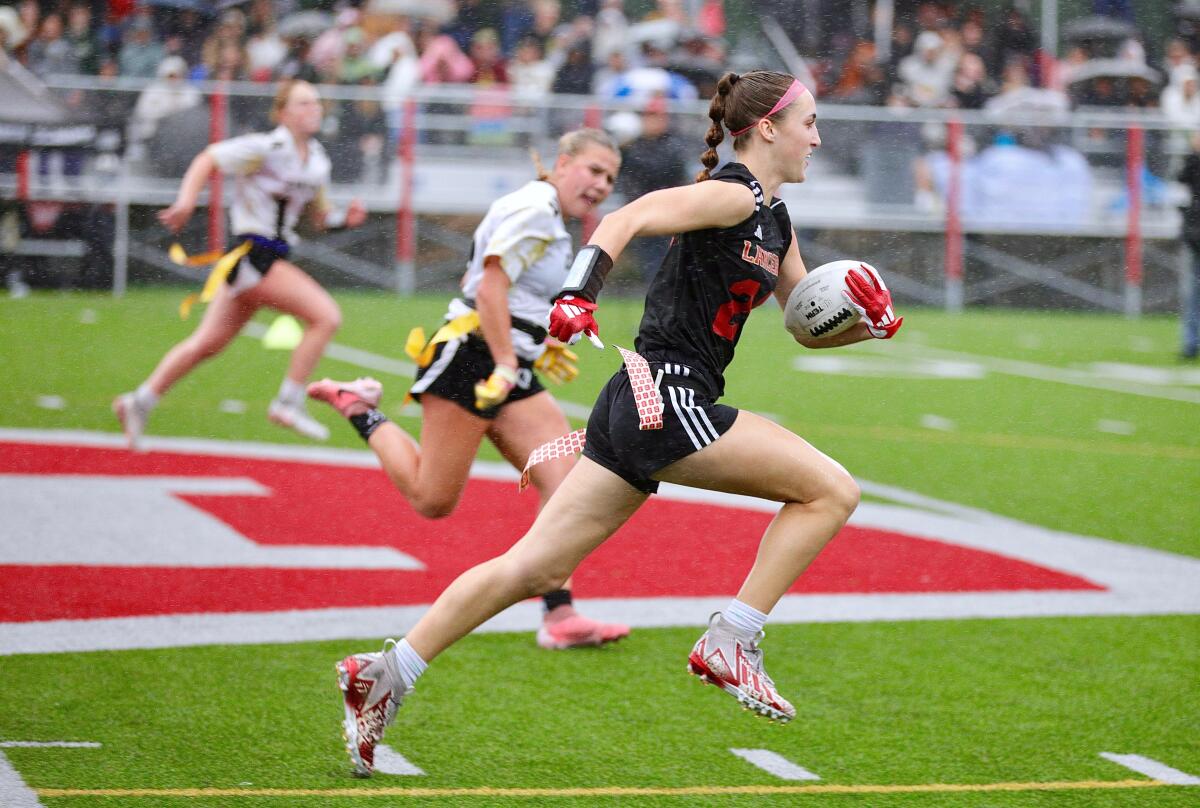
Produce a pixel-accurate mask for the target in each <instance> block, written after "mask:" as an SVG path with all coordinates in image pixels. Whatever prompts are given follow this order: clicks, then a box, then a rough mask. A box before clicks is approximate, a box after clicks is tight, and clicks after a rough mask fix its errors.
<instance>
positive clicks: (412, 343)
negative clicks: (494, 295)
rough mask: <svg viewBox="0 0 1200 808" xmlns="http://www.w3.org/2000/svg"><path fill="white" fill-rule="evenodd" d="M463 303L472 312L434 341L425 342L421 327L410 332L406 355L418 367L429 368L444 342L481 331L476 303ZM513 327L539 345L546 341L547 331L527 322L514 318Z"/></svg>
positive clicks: (449, 325)
mask: <svg viewBox="0 0 1200 808" xmlns="http://www.w3.org/2000/svg"><path fill="white" fill-rule="evenodd" d="M463 302H464V303H466V304H467V305H468V306H470V307H471V311H469V312H467V313H466V314H462V315H459V316H458V317H455V318H454V319H453V320H448V321H447V322H446V323H445V325H443V326H442V327H441V328H439V329H438V330H437V331H435V332H434V333H433V338H432V339H430V340H428V341H426V340H425V329H424V328H421V327H420V326H417V327H416V328H414V329H413V330H412V331H409V332H408V339H406V340H405V341H404V353H406V354H408V357H409V358H410V359H412V360H413V361H414V362H416V363H417V366H418V367H422V368H425V367H429V363H430V362H432V361H433V355H434V353H435V352H436V351H437V346H439V345H441V344H442V343H443V342H450V341H451V340H455V339H458V338H459V337H462V336H465V335H467V334H470V333H471V332H473V331H477V330H479V312H478V311H475V301H474V300H464V301H463ZM512 327H513V328H515V329H517V330H518V331H520V332H522V333H525V334H528V335H529V336H531V337H533V338H534V340H535V341H537V342H538V344H541V343H543V342H545V341H546V333H547V332H546V329H545V328H542V327H541V326H539V325H535V324H533V323H531V322H529V321H527V320H522V319H520V318H518V317H513V318H512Z"/></svg>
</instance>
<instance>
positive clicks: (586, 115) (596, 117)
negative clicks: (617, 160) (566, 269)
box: [580, 104, 602, 244]
mask: <svg viewBox="0 0 1200 808" xmlns="http://www.w3.org/2000/svg"><path fill="white" fill-rule="evenodd" d="M601 123H602V117H601V114H600V107H598V106H595V105H594V104H593V105H592V106H590V107H588V108H587V109H585V110H584V111H583V125H584V126H590V127H591V128H593V129H600V128H601ZM598 224H600V218H599V217H598V216H597V215H596V212H595V211H594V210H589V211H588V212H587V214H586V215H585V216H584V217H583V221H582V222H581V223H580V225H581V229H582V231H583V233H582V235H583V243H584V244H587V243H588V239H590V238H591V237H592V233H593V232H594V231H595V229H596V225H598Z"/></svg>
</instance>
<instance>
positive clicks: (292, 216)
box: [113, 81, 367, 449]
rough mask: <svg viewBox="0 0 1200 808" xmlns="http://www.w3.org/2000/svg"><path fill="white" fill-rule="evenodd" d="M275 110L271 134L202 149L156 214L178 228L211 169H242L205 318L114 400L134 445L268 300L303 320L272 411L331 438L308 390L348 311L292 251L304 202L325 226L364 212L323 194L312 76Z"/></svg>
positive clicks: (351, 223)
mask: <svg viewBox="0 0 1200 808" xmlns="http://www.w3.org/2000/svg"><path fill="white" fill-rule="evenodd" d="M271 117H272V120H274V121H275V122H276V123H277V124H278V126H277V127H276V128H275V129H274V130H272V131H271V132H266V133H255V134H249V135H243V136H241V137H235V138H232V139H230V140H225V141H221V142H219V143H214V144H212V145H210V146H209V147H208V148H206V149H205V150H204V151H202V152H200V154H199V155H197V156H196V158H195V159H194V160H192V163H191V165H190V166H189V167H188V170H187V172H186V173H185V174H184V177H183V182H182V183H181V184H180V187H179V193H178V195H177V196H176V198H175V202H174V203H173V204H172V205H171V206H170V207H168V208H166V209H164V210H162V211H160V212H159V214H158V220H159V221H160V222H162V224H163V225H164V226H165V227H166V228H167V229H168V230H170V231H171V232H172V233H177V232H179V230H180V228H182V227H183V226H184V224H186V223H187V221H188V219H190V218H191V216H192V213H193V212H194V211H195V209H196V200H197V198H198V197H199V195H200V191H201V190H203V188H204V185H205V183H207V182H208V178H209V176H210V175H211V174H212V172H213V171H214V170H219V171H222V172H224V173H227V174H233V175H235V176H236V177H237V183H236V186H235V190H234V196H233V203H232V205H231V206H230V219H231V223H232V229H233V232H234V233H236V234H237V235H236V237H235V238H234V246H233V248H232V249H231V250H230V251H229V252H227V253H226V254H225V255H224V256H223V257H222V258H221V259H220V260H219V261H218V262H217V263H216V265H215V268H214V271H213V274H212V275H210V276H209V281H208V283H207V284H206V285H205V296H204V297H203V298H201V299H207V298H208V296H209V295H211V303H210V304H209V306H208V308H207V310H206V311H205V312H204V317H203V318H202V319H201V321H200V325H199V326H197V328H196V330H195V331H194V332H193V333H192V335H191V336H190V337H188V338H187V339H185V340H184V341H183V342H180V343H179V344H177V345H176V346H175V347H173V348H171V350H169V351H167V353H166V355H165V356H163V358H162V359H161V360H160V361H159V363H158V366H157V367H156V368H155V369H154V372H153V373H151V374H150V376H149V378H147V379H146V381H145V382H143V383H142V384H141V386H139V387H138V388H137V389H136V390H134V391H133V392H131V393H125V394H123V395H120V396H118V397H117V398H116V400H115V401H114V402H113V412H115V413H116V415H117V418H118V419H119V420H120V422H121V427H122V429H123V430H124V432H125V436H126V438H127V439H128V440H129V446H130V448H131V449H136V448H137V447H138V444H139V441H140V439H141V436H142V433H143V432H144V431H145V427H146V419H147V418H148V417H149V415H150V412H151V411H152V410H153V409H154V407H155V406H156V405H157V404H158V402H159V399H161V398H162V397H163V396H164V395H166V393H167V391H168V390H169V389H170V388H171V387H172V386H173V385H174V384H175V383H176V382H177V381H179V380H180V379H182V378H183V377H184V376H186V375H187V374H188V373H190V372H191V370H192V369H193V368H195V367H196V366H197V365H198V364H200V363H201V362H202V361H204V360H205V359H208V358H210V357H213V356H216V355H217V354H219V353H220V352H221V351H223V350H224V349H225V347H226V346H227V345H229V342H230V341H231V340H232V339H233V338H234V337H235V336H237V334H238V332H240V331H241V330H242V327H243V326H244V325H245V324H246V323H247V322H249V320H250V318H251V317H253V316H254V314H255V312H257V311H258V310H259V309H261V308H263V307H267V308H272V309H275V310H277V311H281V312H284V313H286V314H291V315H294V316H295V317H297V318H299V319H300V320H301V321H303V322H304V324H305V326H306V327H305V329H304V335H303V337H302V338H301V340H300V344H299V345H297V346H296V348H295V350H294V351H292V358H291V362H290V363H289V364H288V369H287V373H286V375H285V376H284V378H283V383H282V384H280V386H279V393H278V395H277V396H276V397H275V400H274V401H272V402H271V404H270V406H269V407H268V409H267V417H268V418H270V419H271V421H273V422H275V423H276V424H279V425H280V426H284V427H288V428H290V429H294V430H295V431H297V432H299V433H300V434H301V435H304V436H305V437H307V438H312V439H314V440H325V439H326V438H328V437H329V430H328V429H326V427H325V425H324V424H322V423H320V422H319V421H317V420H315V419H314V418H312V417H311V416H310V415H309V414H308V412H307V411H306V410H305V406H304V405H305V397H304V393H305V385H306V384H307V383H308V377H309V376H310V375H311V373H312V370H313V368H314V367H316V365H317V362H318V361H319V360H320V358H321V355H322V354H323V353H324V352H325V346H326V345H327V344H328V343H329V340H330V339H332V338H333V334H334V332H335V331H337V329H338V326H339V325H340V324H341V317H342V315H341V311H340V310H339V309H338V305H337V303H335V302H334V300H333V298H332V297H330V296H329V293H328V292H326V291H325V290H324V289H323V288H321V286H320V285H319V284H318V283H317V282H316V281H315V280H313V279H312V278H311V277H310V276H309V275H307V274H305V272H304V271H303V270H301V269H300V268H299V267H297V266H296V265H295V264H293V263H292V262H291V261H289V260H288V253H289V251H290V248H291V245H293V244H294V243H295V242H296V240H297V236H296V230H295V228H296V225H297V224H298V222H299V220H300V217H301V215H302V214H303V213H304V211H305V209H306V208H308V209H310V210H311V213H312V218H313V222H314V224H315V225H316V226H317V227H319V228H323V229H325V230H336V229H341V228H344V227H358V226H359V225H361V224H362V223H363V222H364V221H365V220H366V217H367V211H366V208H365V207H363V205H362V203H361V202H359V201H357V200H355V201H354V202H351V203H350V206H349V207H348V208H342V209H339V208H334V207H333V206H331V205H330V204H329V202H328V201H327V199H326V197H325V189H326V186H328V184H329V171H330V163H329V158H328V157H327V156H326V154H325V149H324V148H323V147H322V146H321V144H320V143H319V142H318V141H317V140H316V139H315V138H314V135H316V133H317V132H319V131H320V130H321V117H322V110H321V99H320V97H319V96H318V95H317V91H316V89H314V88H313V86H312V85H311V84H309V83H308V82H306V81H287V82H284V83H283V84H281V85H280V87H279V90H278V92H277V93H276V95H275V99H274V101H273V103H272V106H271ZM222 276H224V277H223V278H222ZM185 311H186V309H185Z"/></svg>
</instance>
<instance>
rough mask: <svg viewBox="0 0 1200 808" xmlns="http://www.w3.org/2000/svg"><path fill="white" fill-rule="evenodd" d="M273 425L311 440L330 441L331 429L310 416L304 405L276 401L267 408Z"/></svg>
mask: <svg viewBox="0 0 1200 808" xmlns="http://www.w3.org/2000/svg"><path fill="white" fill-rule="evenodd" d="M267 417H268V418H270V419H271V422H272V423H275V424H279V425H280V426H282V427H287V428H288V429H292V430H295V431H296V432H298V433H300V434H301V435H303V436H304V437H306V438H309V439H310V440H329V428H328V427H326V426H325V425H324V424H323V423H321V422H320V421H318V420H317V419H316V418H313V417H312V416H311V415H309V414H308V410H306V409H304V405H302V404H301V405H296V404H288V403H287V402H284V401H280V400H279V399H275V400H274V401H272V402H271V406H270V407H268V408H267Z"/></svg>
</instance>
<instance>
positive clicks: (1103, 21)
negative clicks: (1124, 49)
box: [1063, 14, 1138, 42]
mask: <svg viewBox="0 0 1200 808" xmlns="http://www.w3.org/2000/svg"><path fill="white" fill-rule="evenodd" d="M1137 33H1138V31H1137V28H1135V27H1133V26H1132V25H1130V24H1129V23H1127V22H1121V21H1120V20H1114V19H1113V18H1112V17H1102V16H1100V15H1099V14H1093V15H1092V16H1090V17H1080V18H1079V19H1077V20H1071V22H1069V23H1067V24H1066V25H1064V26H1063V39H1066V40H1067V41H1068V42H1082V41H1087V40H1093V41H1094V40H1109V41H1111V40H1120V39H1129V38H1130V37H1133V36H1137Z"/></svg>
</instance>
